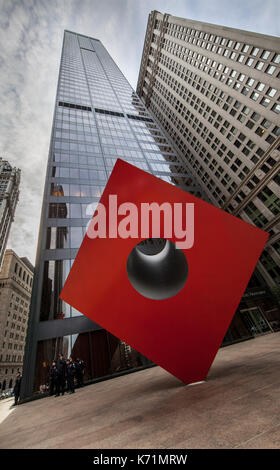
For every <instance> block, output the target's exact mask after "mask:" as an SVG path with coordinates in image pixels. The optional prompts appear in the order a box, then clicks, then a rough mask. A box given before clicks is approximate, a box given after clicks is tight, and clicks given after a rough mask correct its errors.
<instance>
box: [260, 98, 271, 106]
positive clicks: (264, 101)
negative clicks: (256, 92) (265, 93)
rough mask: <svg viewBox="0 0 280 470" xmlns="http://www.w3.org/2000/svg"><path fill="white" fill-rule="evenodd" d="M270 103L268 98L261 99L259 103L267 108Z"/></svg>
mask: <svg viewBox="0 0 280 470" xmlns="http://www.w3.org/2000/svg"><path fill="white" fill-rule="evenodd" d="M269 104H270V100H269V99H268V98H263V99H262V100H261V105H262V106H264V107H265V108H267V107H268V106H269Z"/></svg>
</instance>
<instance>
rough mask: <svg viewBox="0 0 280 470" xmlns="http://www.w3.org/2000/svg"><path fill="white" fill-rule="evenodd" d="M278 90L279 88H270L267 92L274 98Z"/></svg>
mask: <svg viewBox="0 0 280 470" xmlns="http://www.w3.org/2000/svg"><path fill="white" fill-rule="evenodd" d="M276 92H277V90H276V89H275V88H269V89H268V90H267V92H266V94H267V95H268V96H271V98H273V96H275V94H276Z"/></svg>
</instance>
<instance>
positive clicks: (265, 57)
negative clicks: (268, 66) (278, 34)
mask: <svg viewBox="0 0 280 470" xmlns="http://www.w3.org/2000/svg"><path fill="white" fill-rule="evenodd" d="M269 54H270V51H263V53H262V55H261V58H262V59H265V60H266V59H268V57H269Z"/></svg>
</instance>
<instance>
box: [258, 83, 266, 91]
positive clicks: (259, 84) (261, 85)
mask: <svg viewBox="0 0 280 470" xmlns="http://www.w3.org/2000/svg"><path fill="white" fill-rule="evenodd" d="M264 87H265V84H264V83H262V82H259V83H258V84H257V86H256V88H257V90H259V91H263V89H264Z"/></svg>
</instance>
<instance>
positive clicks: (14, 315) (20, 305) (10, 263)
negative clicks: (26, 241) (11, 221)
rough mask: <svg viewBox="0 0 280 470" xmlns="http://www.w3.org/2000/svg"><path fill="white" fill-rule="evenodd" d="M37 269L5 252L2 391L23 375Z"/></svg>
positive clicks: (0, 304) (0, 275)
mask: <svg viewBox="0 0 280 470" xmlns="http://www.w3.org/2000/svg"><path fill="white" fill-rule="evenodd" d="M33 271H34V267H33V266H32V264H31V263H30V261H29V260H28V259H27V258H20V257H18V256H17V255H16V253H15V252H14V251H13V250H6V252H5V255H4V260H3V264H2V269H1V271H0V384H1V387H0V390H1V391H3V390H7V389H9V388H12V387H13V386H14V382H15V377H16V373H17V370H18V369H19V370H20V371H22V364H23V356H24V349H25V340H26V331H27V325H28V315H29V305H30V298H31V291H32V281H33Z"/></svg>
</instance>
